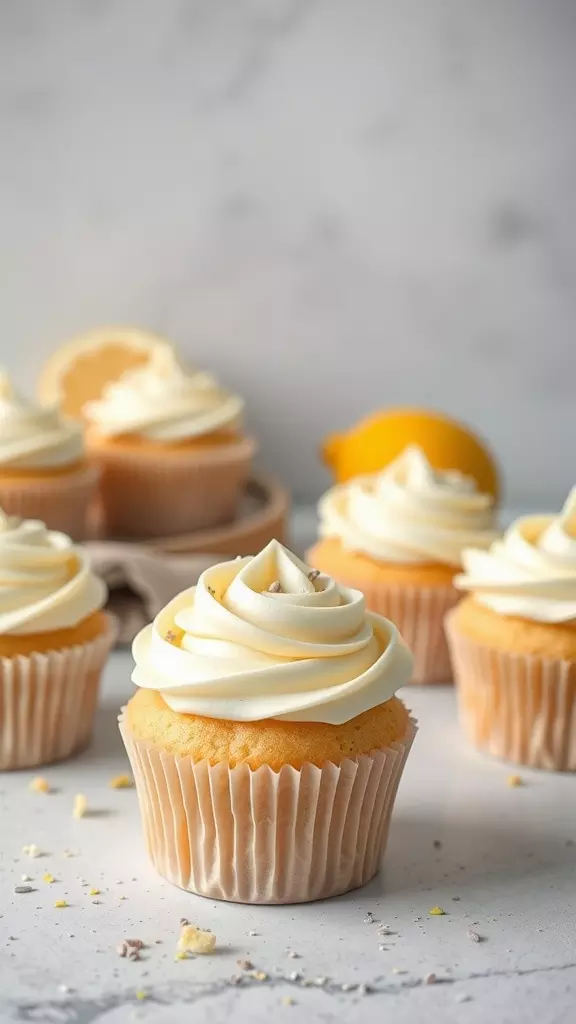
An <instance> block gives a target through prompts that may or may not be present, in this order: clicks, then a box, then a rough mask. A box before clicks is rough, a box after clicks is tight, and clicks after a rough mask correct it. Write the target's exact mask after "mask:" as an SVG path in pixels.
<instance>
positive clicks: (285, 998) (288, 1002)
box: [282, 996, 296, 1006]
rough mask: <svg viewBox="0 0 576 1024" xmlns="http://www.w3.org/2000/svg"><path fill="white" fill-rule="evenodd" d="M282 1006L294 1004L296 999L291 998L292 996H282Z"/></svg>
mask: <svg viewBox="0 0 576 1024" xmlns="http://www.w3.org/2000/svg"><path fill="white" fill-rule="evenodd" d="M282 1006H296V1000H295V999H292V996H283V997H282Z"/></svg>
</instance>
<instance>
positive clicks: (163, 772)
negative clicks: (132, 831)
mask: <svg viewBox="0 0 576 1024" xmlns="http://www.w3.org/2000/svg"><path fill="white" fill-rule="evenodd" d="M120 731H121V733H122V737H123V739H124V743H125V745H126V750H127V752H128V757H129V758H130V763H131V765H132V771H133V773H134V778H135V781H136V787H137V791H138V799H139V802H140V810H141V814H142V819H143V825H144V832H145V837H146V843H147V846H148V850H149V853H150V857H151V859H152V862H153V864H154V866H155V867H156V869H157V871H158V872H159V873H160V874H161V875H163V876H164V878H167V879H168V881H170V882H172V883H173V884H174V885H177V886H179V887H180V888H182V889H186V890H188V891H189V892H194V893H198V894H199V895H201V896H208V897H210V898H212V899H221V900H229V901H233V902H238V903H304V902H308V901H310V900H318V899H324V898H325V897H328V896H337V895H340V894H341V893H344V892H348V891H349V890H350V889H355V888H357V887H358V886H361V885H364V884H365V883H366V882H368V881H369V880H370V879H371V878H372V877H373V876H374V875H375V874H376V872H377V871H378V869H379V866H380V860H381V857H382V854H383V852H384V848H385V846H386V840H387V837H388V828H389V825H390V816H391V814H392V808H393V805H394V799H395V797H396V791H397V789H398V784H399V782H400V777H401V775H402V771H403V769H404V765H405V763H406V759H407V756H408V753H409V751H410V747H411V745H412V742H413V739H414V736H415V734H416V723H415V722H413V721H411V723H410V726H409V729H408V731H407V733H406V736H404V738H403V739H402V741H400V742H396V743H393V744H392V745H391V746H389V747H386V748H384V749H382V750H374V751H372V752H371V754H370V755H362V756H360V757H358V758H354V759H353V758H346V759H345V760H344V761H342V763H341V764H339V765H335V764H332V763H331V762H327V763H326V764H325V765H324V766H323V767H322V768H318V767H316V766H315V765H312V764H305V765H303V767H302V768H301V769H299V770H297V769H295V768H292V766H291V765H284V766H283V767H282V768H281V770H280V771H273V770H272V769H271V768H270V767H268V766H267V765H263V766H261V767H260V768H258V769H256V770H252V769H250V768H249V767H248V765H245V764H240V765H237V766H236V767H234V768H230V767H229V766H228V765H226V764H217V765H214V766H211V765H209V764H208V762H206V761H198V762H193V761H192V759H191V758H190V757H177V756H175V755H172V754H168V753H166V752H165V751H162V750H161V749H160V748H158V747H156V746H155V745H154V744H152V743H150V742H148V741H146V740H142V739H140V738H138V737H136V736H134V735H133V734H132V733H131V732H130V730H129V729H128V727H127V725H126V723H125V721H124V720H123V718H122V716H121V718H120Z"/></svg>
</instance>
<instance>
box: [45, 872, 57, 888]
mask: <svg viewBox="0 0 576 1024" xmlns="http://www.w3.org/2000/svg"><path fill="white" fill-rule="evenodd" d="M42 881H43V882H46V883H47V884H48V885H52V882H55V881H56V879H55V878H54V875H51V874H50V872H49V871H47V872H46V874H45V875H42Z"/></svg>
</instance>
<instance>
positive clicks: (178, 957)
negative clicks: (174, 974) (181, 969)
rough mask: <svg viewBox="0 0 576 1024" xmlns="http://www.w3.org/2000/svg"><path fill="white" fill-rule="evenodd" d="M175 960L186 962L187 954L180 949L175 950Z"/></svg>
mask: <svg viewBox="0 0 576 1024" xmlns="http://www.w3.org/2000/svg"><path fill="white" fill-rule="evenodd" d="M174 959H175V960H188V953H185V952H184V951H183V950H182V949H179V950H177V952H176V955H175V957H174Z"/></svg>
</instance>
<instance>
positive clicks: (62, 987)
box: [58, 985, 72, 993]
mask: <svg viewBox="0 0 576 1024" xmlns="http://www.w3.org/2000/svg"><path fill="white" fill-rule="evenodd" d="M58 991H59V992H62V993H67V992H71V991H72V989H71V988H70V985H58Z"/></svg>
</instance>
